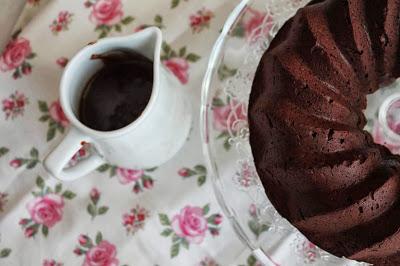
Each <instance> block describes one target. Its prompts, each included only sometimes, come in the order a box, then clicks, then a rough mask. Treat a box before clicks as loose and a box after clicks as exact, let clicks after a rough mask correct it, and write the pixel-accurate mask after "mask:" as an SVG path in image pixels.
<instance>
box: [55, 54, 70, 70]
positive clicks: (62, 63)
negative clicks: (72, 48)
mask: <svg viewBox="0 0 400 266" xmlns="http://www.w3.org/2000/svg"><path fill="white" fill-rule="evenodd" d="M68 61H69V59H68V58H66V57H65V56H61V57H59V58H57V60H56V64H57V65H59V66H60V67H61V68H64V67H66V66H67V64H68Z"/></svg>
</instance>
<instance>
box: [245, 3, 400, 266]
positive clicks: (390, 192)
mask: <svg viewBox="0 0 400 266" xmlns="http://www.w3.org/2000/svg"><path fill="white" fill-rule="evenodd" d="M399 16H400V0H325V1H324V0H314V1H312V2H311V3H309V4H308V5H307V6H306V7H304V8H301V9H299V10H298V12H297V13H296V15H295V16H294V17H292V18H291V19H289V20H288V21H287V22H286V23H285V24H284V25H283V27H282V28H281V29H280V30H279V32H278V34H277V36H276V37H275V38H274V39H273V41H272V42H271V44H270V47H269V48H268V50H267V51H266V52H265V53H264V55H263V57H262V59H261V61H260V63H259V66H258V69H257V72H256V75H255V78H254V81H253V87H252V91H251V95H250V102H249V125H250V144H251V147H252V152H253V156H254V160H255V165H256V168H257V172H258V174H259V176H260V178H261V181H262V183H263V185H264V187H265V190H266V193H267V195H268V197H269V199H270V200H271V202H272V204H273V205H274V206H275V207H276V209H277V210H278V212H279V213H280V214H281V215H282V216H283V217H285V218H286V219H288V220H289V221H290V222H291V223H292V224H293V225H294V226H295V227H297V228H298V229H299V230H300V231H301V232H302V233H303V234H304V235H305V236H306V237H307V238H308V239H309V240H310V241H312V242H313V243H315V244H316V245H318V246H319V247H321V248H323V249H324V250H326V251H328V252H330V253H332V254H334V255H337V256H339V257H341V256H345V257H347V258H350V259H355V260H359V261H365V262H369V263H372V264H375V265H400V177H399V175H400V157H399V156H396V155H393V154H391V153H390V151H389V150H388V149H386V148H385V147H383V146H381V145H378V144H375V143H374V141H373V139H372V137H371V135H370V134H369V133H368V132H366V131H364V130H363V128H364V126H365V124H366V118H365V116H364V114H363V110H364V109H365V108H366V104H367V100H366V96H367V95H368V94H370V93H373V92H375V91H376V90H378V89H379V86H382V85H383V84H388V83H390V82H392V81H393V80H394V79H396V78H398V77H399V76H400V46H399V27H400V20H399Z"/></svg>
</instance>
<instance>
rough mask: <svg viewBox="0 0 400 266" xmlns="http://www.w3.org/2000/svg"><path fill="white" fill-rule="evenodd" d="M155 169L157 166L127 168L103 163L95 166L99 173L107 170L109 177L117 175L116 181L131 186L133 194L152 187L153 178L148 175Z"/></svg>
mask: <svg viewBox="0 0 400 266" xmlns="http://www.w3.org/2000/svg"><path fill="white" fill-rule="evenodd" d="M156 169H157V168H149V169H127V168H122V167H118V166H116V165H110V164H103V165H101V166H100V167H99V168H97V171H99V172H101V173H105V172H108V173H109V176H110V177H111V178H112V177H114V176H117V178H118V182H119V183H120V184H121V185H124V186H127V185H130V186H132V191H133V192H134V193H135V194H138V193H140V192H143V191H144V190H146V189H152V188H153V186H154V179H153V178H152V177H151V176H150V174H151V172H154V171H155V170H156Z"/></svg>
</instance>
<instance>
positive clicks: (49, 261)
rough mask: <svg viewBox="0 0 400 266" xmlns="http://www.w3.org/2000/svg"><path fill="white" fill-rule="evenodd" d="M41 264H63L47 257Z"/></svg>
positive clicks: (60, 265) (51, 265)
mask: <svg viewBox="0 0 400 266" xmlns="http://www.w3.org/2000/svg"><path fill="white" fill-rule="evenodd" d="M42 266H64V264H63V263H61V262H57V261H55V260H51V259H48V260H44V261H43V265H42Z"/></svg>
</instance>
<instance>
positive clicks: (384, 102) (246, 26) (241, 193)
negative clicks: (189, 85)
mask: <svg viewBox="0 0 400 266" xmlns="http://www.w3.org/2000/svg"><path fill="white" fill-rule="evenodd" d="M307 2H308V1H307V0H243V1H241V2H240V4H239V5H238V6H237V7H236V8H235V9H234V11H233V12H232V13H231V15H230V16H229V17H228V19H227V21H226V23H225V25H224V27H223V29H222V32H221V35H220V37H219V38H218V39H217V41H216V43H215V45H214V48H213V50H212V53H211V56H210V59H209V63H208V68H207V72H206V74H205V77H204V80H203V91H202V110H201V129H202V138H203V150H204V155H205V158H206V160H207V164H208V168H209V171H210V173H211V175H212V180H213V185H214V191H215V194H216V197H217V199H218V201H219V203H220V205H221V207H222V209H223V211H224V212H225V215H226V216H227V217H228V218H229V220H230V222H231V224H232V226H233V228H234V230H235V232H236V233H237V235H238V237H239V238H240V239H241V240H242V241H243V242H244V243H245V244H246V245H247V246H248V247H249V248H250V249H251V250H253V253H254V255H255V256H256V257H257V259H258V260H259V261H260V262H261V263H263V264H265V265H273V266H277V265H278V264H277V263H276V262H274V257H279V262H280V263H282V264H281V265H310V264H312V265H367V264H365V263H359V262H356V261H351V260H348V259H344V258H338V257H335V256H333V255H331V254H329V253H328V252H325V251H323V250H322V249H320V248H318V247H316V246H315V245H313V244H312V243H310V242H309V241H308V240H307V239H306V238H305V237H304V236H303V235H302V234H301V233H300V232H299V231H298V230H297V229H296V228H294V227H293V226H292V225H291V224H290V223H289V222H288V221H287V220H285V219H284V218H282V217H281V216H280V215H279V214H278V213H277V211H276V210H275V208H274V207H273V206H272V204H271V203H270V201H269V200H268V198H267V196H266V194H265V192H264V188H263V186H262V185H261V182H260V180H259V177H258V176H257V173H256V170H255V166H254V163H253V157H252V154H251V149H250V145H249V129H248V124H247V105H248V99H249V94H250V90H251V84H252V81H253V77H254V74H255V71H256V68H257V65H258V62H259V60H260V58H261V56H262V54H263V52H264V51H265V50H266V49H267V48H268V45H269V43H270V41H271V40H272V38H273V37H274V35H275V34H276V33H277V31H278V30H279V28H280V27H281V26H282V25H283V23H284V22H285V21H286V20H287V19H288V18H290V17H291V16H292V15H293V14H294V13H295V12H296V10H297V9H299V8H300V7H302V6H304V5H305V4H306V3H307ZM398 87H399V86H398V83H393V84H391V86H389V87H387V88H384V89H381V90H379V91H378V92H376V93H375V94H373V95H369V96H368V108H367V110H365V114H366V116H367V119H368V123H367V126H366V128H365V129H366V130H368V131H369V132H370V133H371V134H372V135H373V137H374V139H375V141H376V142H378V143H381V144H384V145H386V146H387V147H388V148H389V149H391V150H392V152H393V153H400V144H399V143H400V139H399V135H398V134H396V129H397V125H398V129H397V131H398V132H399V131H400V94H396V92H399V90H398V89H397V88H398ZM396 118H397V121H399V123H398V124H397V123H396ZM391 129H392V130H391ZM398 132H397V133H398Z"/></svg>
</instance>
